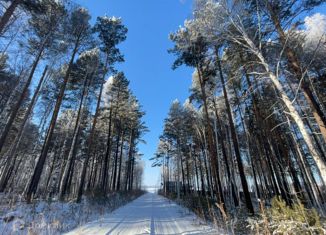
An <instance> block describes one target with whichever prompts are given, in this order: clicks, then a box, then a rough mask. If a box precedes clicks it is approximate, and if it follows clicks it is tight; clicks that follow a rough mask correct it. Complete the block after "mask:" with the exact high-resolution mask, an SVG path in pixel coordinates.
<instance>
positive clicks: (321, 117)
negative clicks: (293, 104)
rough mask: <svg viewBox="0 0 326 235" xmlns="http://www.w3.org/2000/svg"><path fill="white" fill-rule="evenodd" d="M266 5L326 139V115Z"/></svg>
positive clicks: (282, 31) (271, 8) (276, 19)
mask: <svg viewBox="0 0 326 235" xmlns="http://www.w3.org/2000/svg"><path fill="white" fill-rule="evenodd" d="M267 7H268V10H269V12H270V15H271V19H272V22H273V24H274V26H275V28H276V31H277V33H278V35H279V37H280V41H281V43H282V46H283V47H284V49H285V52H286V56H287V59H288V64H289V67H290V69H291V70H292V71H293V72H294V74H295V77H296V78H297V80H298V81H299V83H300V81H301V80H302V91H303V94H304V97H305V98H306V100H307V102H308V104H309V105H310V107H311V109H312V113H313V115H314V117H315V120H316V122H317V124H318V126H319V128H320V131H321V134H322V136H323V137H324V140H325V141H326V116H325V114H324V112H323V111H322V108H321V105H320V104H319V103H318V102H317V100H316V98H315V97H314V95H313V92H312V91H311V89H310V87H309V85H308V83H307V82H306V81H305V74H304V73H303V72H302V71H301V66H300V61H299V59H298V57H297V55H296V53H295V52H294V51H293V50H292V49H291V48H290V47H289V46H288V45H287V36H286V34H285V32H284V30H283V28H282V26H281V22H280V20H279V18H278V16H277V15H276V14H275V12H274V10H273V7H272V5H271V4H270V3H269V2H268V1H267Z"/></svg>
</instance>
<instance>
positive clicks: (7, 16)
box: [0, 0, 23, 35]
mask: <svg viewBox="0 0 326 235" xmlns="http://www.w3.org/2000/svg"><path fill="white" fill-rule="evenodd" d="M22 2H23V0H13V1H12V2H11V4H10V6H9V7H8V8H7V9H6V11H5V13H4V14H3V16H2V17H1V19H0V35H2V34H3V30H4V29H5V27H6V25H7V24H8V22H9V20H10V18H11V16H12V14H13V13H14V11H15V10H16V8H17V6H18V5H19V4H20V3H22Z"/></svg>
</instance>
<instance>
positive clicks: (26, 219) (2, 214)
mask: <svg viewBox="0 0 326 235" xmlns="http://www.w3.org/2000/svg"><path fill="white" fill-rule="evenodd" d="M135 197H136V195H125V194H119V193H112V194H110V195H108V198H107V199H106V200H105V199H102V201H96V200H95V199H88V198H83V201H82V202H81V203H75V202H58V201H55V202H51V201H48V202H47V201H38V202H36V203H33V204H26V203H25V202H23V201H18V202H16V203H12V202H11V201H12V200H11V199H9V198H6V196H5V195H3V194H0V202H1V204H0V234H17V235H25V234H51V235H56V234H62V233H63V232H68V231H71V230H72V229H74V228H76V227H78V226H81V225H83V224H85V223H87V222H89V221H93V220H98V219H99V220H101V218H103V216H106V215H107V214H108V213H111V212H112V211H113V210H114V209H115V208H118V207H119V206H121V205H124V204H125V203H126V202H128V201H130V200H132V199H134V198H135Z"/></svg>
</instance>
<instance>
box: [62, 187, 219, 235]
mask: <svg viewBox="0 0 326 235" xmlns="http://www.w3.org/2000/svg"><path fill="white" fill-rule="evenodd" d="M86 234H87V235H101V234H103V235H104V234H112V235H113V234H124V235H128V234H130V235H132V234H171V235H172V234H180V235H181V234H182V235H186V234H198V235H199V234H202V235H204V234H223V232H222V231H220V230H218V229H216V228H213V227H212V226H210V225H206V224H205V223H204V222H203V221H202V220H201V219H199V218H198V217H196V216H195V215H194V214H193V213H192V212H189V211H188V210H187V209H185V208H183V207H180V206H178V205H177V204H176V203H174V202H171V201H170V200H168V199H166V198H164V197H162V196H159V195H157V194H154V193H146V194H144V195H143V196H141V197H139V198H138V199H136V200H134V201H133V202H131V203H129V204H127V205H126V206H124V207H121V208H119V209H118V210H116V211H114V212H113V213H111V214H107V215H106V216H104V217H103V219H99V220H95V221H93V222H90V223H87V224H85V225H83V226H81V227H79V228H77V229H75V230H73V231H71V232H69V233H66V235H86Z"/></svg>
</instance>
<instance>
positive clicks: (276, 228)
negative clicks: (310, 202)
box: [248, 196, 326, 235]
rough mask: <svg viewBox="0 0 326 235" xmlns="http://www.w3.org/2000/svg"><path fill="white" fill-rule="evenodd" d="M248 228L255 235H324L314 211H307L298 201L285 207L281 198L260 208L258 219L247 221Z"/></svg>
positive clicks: (318, 217)
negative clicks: (268, 205)
mask: <svg viewBox="0 0 326 235" xmlns="http://www.w3.org/2000/svg"><path fill="white" fill-rule="evenodd" d="M248 223H249V227H250V228H251V230H252V231H253V232H255V233H257V234H280V235H283V234H284V235H287V234H293V235H294V234H298V235H301V234H302V235H304V234H325V232H326V230H325V229H324V228H323V227H322V224H321V221H320V216H319V215H318V213H317V211H316V210H315V209H307V208H305V207H304V205H303V204H302V203H301V202H300V201H299V202H295V203H293V205H292V206H288V205H286V203H285V201H284V200H282V199H281V197H278V196H277V197H274V198H273V199H272V203H271V207H270V208H268V209H266V210H265V209H264V208H263V207H261V214H260V217H259V218H258V219H252V218H250V219H248Z"/></svg>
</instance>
